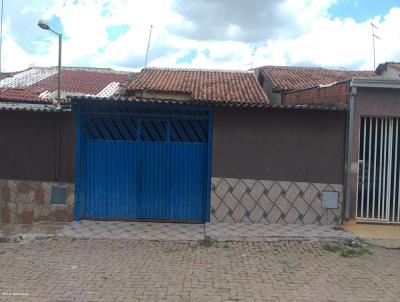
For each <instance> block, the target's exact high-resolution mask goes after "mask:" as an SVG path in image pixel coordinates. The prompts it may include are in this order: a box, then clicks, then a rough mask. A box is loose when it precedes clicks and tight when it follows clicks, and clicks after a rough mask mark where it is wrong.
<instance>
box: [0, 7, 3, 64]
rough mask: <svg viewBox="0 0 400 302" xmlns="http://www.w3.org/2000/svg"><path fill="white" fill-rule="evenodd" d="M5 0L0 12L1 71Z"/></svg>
mask: <svg viewBox="0 0 400 302" xmlns="http://www.w3.org/2000/svg"><path fill="white" fill-rule="evenodd" d="M3 4H4V0H1V12H0V72H1V70H2V69H1V67H2V66H1V63H2V60H1V58H2V53H1V49H2V47H3V8H4V5H3Z"/></svg>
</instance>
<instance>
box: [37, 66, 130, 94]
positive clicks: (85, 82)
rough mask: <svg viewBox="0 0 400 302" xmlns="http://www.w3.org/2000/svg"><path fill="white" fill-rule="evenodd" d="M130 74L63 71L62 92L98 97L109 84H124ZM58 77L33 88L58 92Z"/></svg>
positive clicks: (52, 77) (50, 78) (54, 76)
mask: <svg viewBox="0 0 400 302" xmlns="http://www.w3.org/2000/svg"><path fill="white" fill-rule="evenodd" d="M128 76H129V74H128V73H122V74H121V73H111V72H108V73H105V72H93V71H85V70H79V69H78V70H63V71H62V72H61V90H63V91H68V92H72V93H82V94H93V95H96V94H98V93H99V92H100V91H102V90H103V89H104V88H105V87H106V86H107V85H108V84H110V83H112V82H119V83H121V84H124V83H125V81H126V80H127V79H128ZM57 80H58V75H57V74H54V75H52V76H50V77H48V78H46V79H44V80H42V81H40V82H38V83H36V84H34V85H33V86H32V89H34V90H38V91H42V92H43V91H46V90H48V91H56V90H57Z"/></svg>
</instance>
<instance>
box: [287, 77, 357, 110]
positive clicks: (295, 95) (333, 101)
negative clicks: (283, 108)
mask: <svg viewBox="0 0 400 302" xmlns="http://www.w3.org/2000/svg"><path fill="white" fill-rule="evenodd" d="M348 97H349V82H343V83H338V84H336V85H333V86H330V87H321V88H320V87H314V88H310V89H304V90H299V91H294V92H289V93H285V94H282V104H285V105H293V104H313V105H346V104H347V101H348Z"/></svg>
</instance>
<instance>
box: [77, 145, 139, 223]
mask: <svg viewBox="0 0 400 302" xmlns="http://www.w3.org/2000/svg"><path fill="white" fill-rule="evenodd" d="M136 150H137V144H136V143H135V142H115V141H107V140H87V141H86V142H85V158H86V160H85V161H84V168H85V169H84V171H85V172H86V173H84V176H85V180H86V187H85V191H84V193H85V194H84V200H85V203H84V214H83V216H84V217H90V218H98V219H101V218H103V219H104V218H110V217H112V218H121V219H129V218H132V217H136V216H137V199H136V193H135V190H136V161H135V158H134V157H133V156H132V155H133V154H135V153H136Z"/></svg>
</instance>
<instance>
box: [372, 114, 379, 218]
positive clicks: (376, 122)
mask: <svg viewBox="0 0 400 302" xmlns="http://www.w3.org/2000/svg"><path fill="white" fill-rule="evenodd" d="M377 141H378V119H375V137H374V144H375V148H374V149H375V152H374V177H373V179H374V180H373V189H372V218H374V217H375V198H376V197H375V187H376V153H377Z"/></svg>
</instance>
